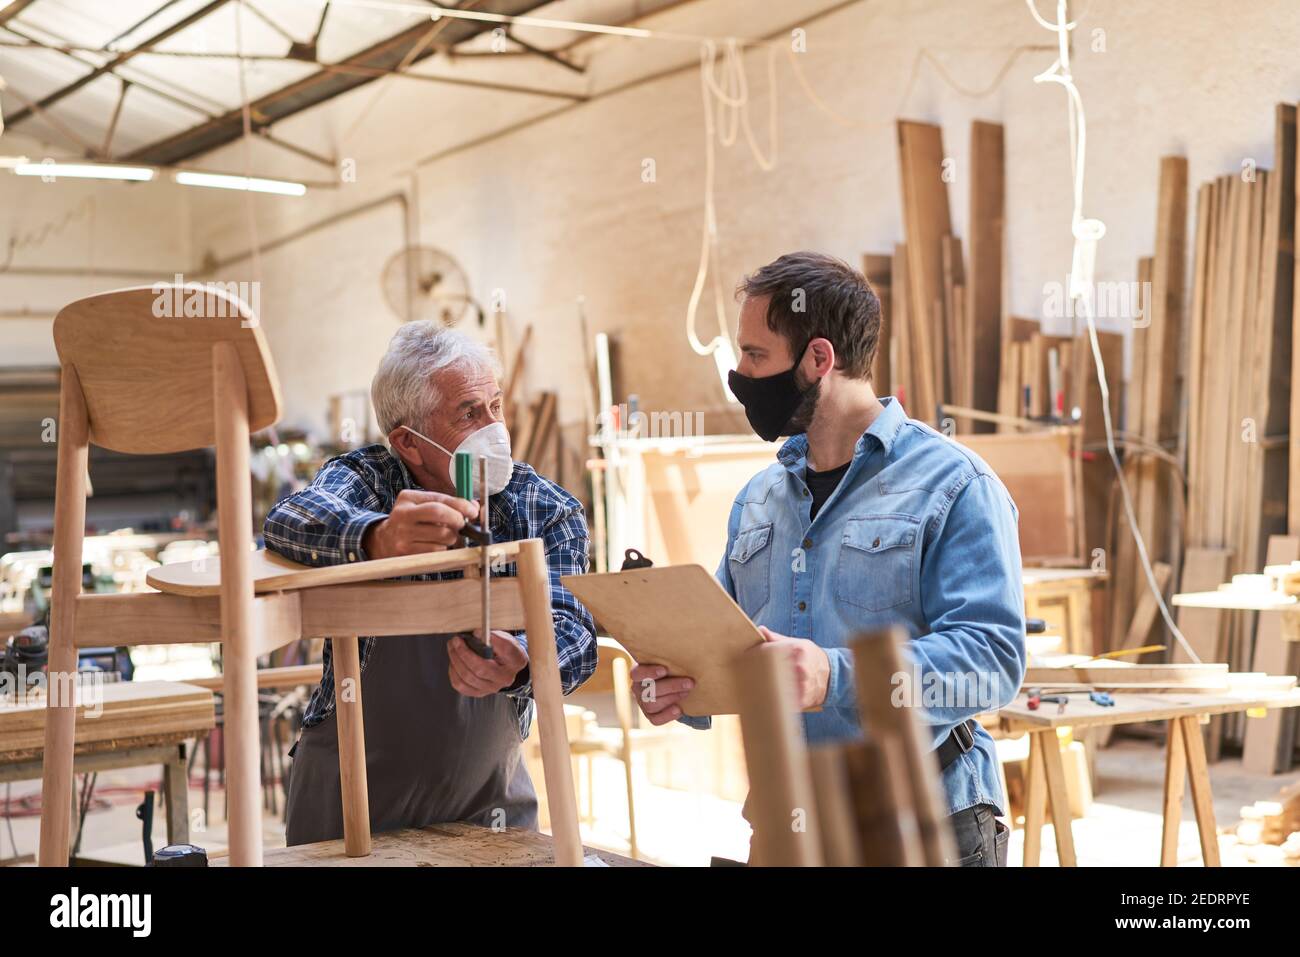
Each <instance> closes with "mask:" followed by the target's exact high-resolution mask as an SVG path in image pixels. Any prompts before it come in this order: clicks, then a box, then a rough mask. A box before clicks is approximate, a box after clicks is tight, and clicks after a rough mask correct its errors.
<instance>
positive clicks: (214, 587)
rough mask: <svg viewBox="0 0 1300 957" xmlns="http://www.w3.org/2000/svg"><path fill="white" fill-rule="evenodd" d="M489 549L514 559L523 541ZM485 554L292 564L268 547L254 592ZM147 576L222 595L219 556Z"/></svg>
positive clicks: (471, 560) (445, 565)
mask: <svg viewBox="0 0 1300 957" xmlns="http://www.w3.org/2000/svg"><path fill="white" fill-rule="evenodd" d="M488 547H489V555H490V556H491V557H492V558H498V557H500V558H510V557H512V556H514V555H516V554H518V552H519V543H518V542H501V543H499V544H496V545H490V546H488ZM481 558H482V556H481V550H480V549H478V548H457V549H451V550H448V551H444V552H428V553H425V554H422V555H400V556H398V557H396V558H376V559H372V560H371V561H364V562H352V563H350V564H347V565H327V566H325V567H322V568H314V567H312V566H309V565H299V564H298V563H297V562H291V561H289V559H287V558H284V557H282V556H280V555H277V554H275V553H274V552H269V551H267V550H266V549H264V548H263V549H258V550H257V551H256V552H254V553H253V558H252V561H253V591H254V592H255V593H256V594H259V595H264V594H267V593H270V592H277V591H298V590H301V589H304V588H321V587H325V586H328V585H348V584H354V583H357V582H369V581H378V580H381V579H384V578H399V577H401V576H403V575H425V574H429V573H432V572H445V571H455V570H456V569H459V568H467V567H473V566H476V565H478V563H479V562H480V560H481ZM145 580H146V581H148V583H149V584H150V585H151V586H153V587H154V588H156V589H158V590H159V591H160V592H165V593H166V594H169V595H184V596H187V597H189V598H206V597H211V596H214V595H219V594H220V593H221V561H220V559H218V558H205V559H202V560H200V561H193V562H175V563H173V564H171V565H160V566H159V567H157V568H154V569H151V570H150V571H149V573H148V574H147V575H146V576H145Z"/></svg>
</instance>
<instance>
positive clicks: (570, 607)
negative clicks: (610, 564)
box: [506, 499, 596, 698]
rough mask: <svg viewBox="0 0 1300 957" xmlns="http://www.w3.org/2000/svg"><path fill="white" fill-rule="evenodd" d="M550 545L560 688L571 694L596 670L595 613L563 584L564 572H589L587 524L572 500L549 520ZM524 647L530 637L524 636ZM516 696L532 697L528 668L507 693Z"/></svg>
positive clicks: (545, 535) (547, 540)
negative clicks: (561, 577)
mask: <svg viewBox="0 0 1300 957" xmlns="http://www.w3.org/2000/svg"><path fill="white" fill-rule="evenodd" d="M539 537H540V538H541V539H542V542H543V544H544V545H545V546H546V565H547V568H548V569H549V571H550V578H551V609H552V618H553V619H554V621H555V651H556V657H557V658H559V663H560V687H561V688H562V690H563V692H564V693H565V694H566V695H567V694H571V693H572V692H574V691H575V690H577V688H578V687H579V686H580V685H581V684H582V683H583V682H584V681H586V680H587V679H588V678H590V677H591V676H592V674H594V673H595V671H596V623H595V621H593V620H592V617H591V612H589V611H587V609H586V608H585V607H583V605H582V604H581V603H580V602H579V601H578V599H577V598H575V597H574V595H573V593H572V592H571V591H569V590H568V589H567V588H565V587H564V586H563V585H562V584H561V583H560V576H561V575H585V574H586V573H587V567H588V564H587V523H586V520H585V519H584V517H583V514H582V506H581V505H579V504H578V503H577V502H576V501H574V500H573V499H569V503H568V505H567V506H566V507H564V508H562V509H559V510H557V511H556V512H555V514H554V515H552V516H551V517H550V518H549V520H548V521H547V522H546V524H545V526H544V528H543V530H542V534H541V535H540V536H539ZM520 640H521V641H522V643H523V645H524V650H525V651H527V650H528V638H527V636H526V635H523V636H520ZM506 693H507V694H509V695H511V696H512V697H516V698H531V697H532V694H533V685H532V680H531V675H530V674H529V672H528V669H526V668H525V669H524V670H523V671H522V672H521V673H520V679H519V681H517V682H516V684H515V685H512V686H511V687H510V688H509V689H508V690H507V692H506Z"/></svg>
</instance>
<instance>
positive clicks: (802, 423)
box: [781, 368, 822, 435]
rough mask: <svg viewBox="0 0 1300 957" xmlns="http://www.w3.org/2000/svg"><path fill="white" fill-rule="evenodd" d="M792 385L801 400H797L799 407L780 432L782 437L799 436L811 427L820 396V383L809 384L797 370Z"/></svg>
mask: <svg viewBox="0 0 1300 957" xmlns="http://www.w3.org/2000/svg"><path fill="white" fill-rule="evenodd" d="M794 384H795V385H796V386H797V387H798V389H799V391H800V392H802V393H803V398H802V399H800V400H799V405H798V406H797V407H796V408H795V410H794V414H793V415H792V416H790V421H789V422H787V423H786V424H785V428H783V429H782V430H781V434H782V435H799V434H800V433H802V432H807V431H808V426H810V425H812V420H813V415H814V414H815V413H816V411H817V400H818V399H820V398H821V394H822V389H821V382H820V381H818V382H816V383H815V384H814V383H812V382H809V381H808V380H807V379H805V378H804V376H803V374H802V373H801V372H800V371H799V370H798V369H797V368H796V369H795V371H794ZM810 386H811V388H810Z"/></svg>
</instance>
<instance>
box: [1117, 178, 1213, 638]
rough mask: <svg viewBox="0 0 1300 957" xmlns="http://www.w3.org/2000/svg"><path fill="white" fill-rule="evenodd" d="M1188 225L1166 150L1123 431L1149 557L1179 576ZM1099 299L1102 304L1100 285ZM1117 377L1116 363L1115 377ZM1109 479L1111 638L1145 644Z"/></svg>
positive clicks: (1137, 301) (1132, 568)
mask: <svg viewBox="0 0 1300 957" xmlns="http://www.w3.org/2000/svg"><path fill="white" fill-rule="evenodd" d="M1186 233H1187V160H1186V159H1185V158H1184V157H1181V156H1166V157H1163V158H1162V159H1161V160H1160V173H1159V186H1158V200H1157V203H1156V238H1155V254H1154V255H1153V256H1151V257H1144V258H1143V259H1141V260H1139V262H1138V276H1137V280H1138V281H1137V284H1136V287H1135V291H1134V293H1133V294H1132V295H1131V296H1130V297H1129V298H1130V316H1131V318H1132V321H1133V327H1134V328H1133V367H1132V375H1131V377H1130V381H1129V386H1128V389H1127V390H1126V392H1125V400H1126V401H1125V406H1124V418H1123V427H1124V434H1123V436H1122V439H1123V458H1124V477H1125V480H1126V481H1127V483H1128V488H1129V494H1130V496H1131V499H1132V503H1133V512H1134V516H1135V518H1136V519H1137V527H1138V531H1139V532H1140V533H1141V535H1142V540H1143V542H1145V544H1146V549H1147V554H1148V556H1149V557H1150V559H1151V562H1152V564H1153V565H1154V564H1156V563H1162V564H1165V565H1168V566H1169V567H1170V569H1171V575H1170V578H1171V579H1172V580H1177V577H1178V565H1179V562H1180V559H1181V548H1180V546H1179V542H1180V539H1181V535H1180V525H1181V522H1180V521H1179V518H1180V511H1179V503H1181V502H1182V496H1183V489H1182V486H1181V483H1180V481H1179V479H1178V476H1177V473H1176V469H1175V468H1174V467H1173V463H1174V462H1175V461H1176V459H1175V458H1174V456H1175V455H1176V453H1177V450H1178V435H1179V421H1178V407H1179V375H1178V369H1179V355H1180V350H1181V348H1182V336H1183V330H1184V326H1185V325H1186V323H1185V321H1184V314H1185V311H1186V310H1185V309H1184V291H1183V290H1184V285H1185V270H1184V265H1183V263H1184V260H1185V258H1186V238H1187V237H1186ZM1098 299H1099V304H1100V300H1101V295H1100V293H1099V294H1098ZM1110 368H1111V367H1110V366H1109V365H1108V369H1110ZM1118 377H1119V367H1118V366H1116V367H1114V371H1113V372H1112V375H1111V376H1110V378H1118ZM1112 479H1113V469H1112ZM1111 486H1112V491H1111V492H1110V493H1108V496H1107V506H1106V507H1107V514H1108V515H1110V516H1111V521H1112V526H1111V527H1112V541H1113V546H1112V548H1111V550H1110V552H1109V554H1110V555H1111V556H1112V557H1111V562H1110V571H1111V578H1110V602H1111V606H1110V613H1111V619H1110V628H1109V640H1108V642H1107V646H1108V647H1110V648H1120V647H1125V646H1129V645H1131V646H1132V647H1139V646H1142V645H1146V644H1149V643H1150V627H1152V626H1154V627H1156V628H1157V629H1163V625H1162V624H1159V617H1158V616H1152V617H1151V620H1150V624H1149V625H1147V627H1146V630H1144V631H1139V632H1136V633H1135V632H1134V629H1133V627H1132V625H1133V621H1134V616H1135V613H1136V612H1137V611H1138V608H1139V605H1140V604H1142V602H1143V600H1144V598H1146V597H1149V596H1148V595H1147V593H1148V592H1149V587H1148V583H1147V581H1146V577H1145V573H1144V572H1143V571H1142V565H1141V560H1140V557H1139V555H1138V551H1137V545H1136V543H1135V541H1134V539H1133V534H1132V531H1131V530H1130V528H1129V524H1128V519H1127V518H1126V516H1125V514H1124V509H1123V504H1122V501H1121V500H1120V497H1119V494H1118V489H1117V487H1116V486H1115V484H1114V482H1113V481H1112V483H1111ZM1100 487H1101V479H1100V473H1098V484H1097V485H1096V486H1094V490H1095V491H1097V492H1099V491H1100ZM1151 601H1152V602H1154V599H1151ZM1160 643H1164V642H1160ZM1212 660H1214V659H1212Z"/></svg>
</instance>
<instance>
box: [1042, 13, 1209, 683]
mask: <svg viewBox="0 0 1300 957" xmlns="http://www.w3.org/2000/svg"><path fill="white" fill-rule="evenodd" d="M1025 5H1026V6H1028V7H1029V12H1030V13H1031V14H1033V17H1034V19H1035V20H1037V21H1038V23H1039V25H1040V26H1042V27H1044V28H1045V29H1048V30H1052V31H1053V32H1055V33H1056V35H1057V45H1058V48H1059V51H1060V52H1059V54H1058V56H1057V59H1056V62H1055V63H1053V64H1052V66H1050V67H1049V68H1048V69H1047V70H1045V71H1043V72H1042V73H1040V74H1039V75H1038V76H1036V77H1034V82H1035V83H1058V84H1060V85H1061V86H1062V87H1064V88H1065V91H1066V94H1067V99H1066V104H1067V111H1068V117H1069V130H1070V173H1071V178H1072V180H1073V191H1072V192H1073V197H1074V207H1073V213H1072V215H1071V230H1070V231H1071V234H1072V235H1073V236H1074V262H1073V265H1072V268H1071V274H1070V276H1071V278H1070V296H1071V298H1073V299H1075V300H1077V301H1078V303H1079V306H1080V307H1081V310H1082V313H1083V317H1084V320H1085V321H1086V322H1087V324H1088V341H1089V344H1090V346H1091V347H1092V358H1093V363H1094V364H1095V366H1096V369H1097V386H1098V388H1099V389H1100V391H1101V414H1102V421H1103V423H1104V425H1105V427H1106V451H1107V453H1108V454H1109V455H1110V461H1111V464H1112V465H1113V466H1114V469H1115V477H1116V481H1117V482H1118V484H1119V491H1120V500H1121V501H1122V503H1123V505H1124V516H1125V518H1126V520H1127V522H1128V527H1129V531H1130V532H1131V533H1132V534H1133V541H1134V543H1135V545H1136V546H1137V553H1138V558H1139V559H1140V560H1141V564H1142V571H1143V573H1144V575H1145V577H1146V582H1147V587H1148V588H1150V590H1151V594H1152V596H1153V597H1154V598H1155V600H1156V604H1157V606H1158V607H1159V609H1160V615H1161V617H1162V618H1163V619H1164V622H1165V625H1166V626H1167V627H1168V628H1169V633H1170V634H1171V635H1173V637H1174V640H1175V641H1177V642H1178V644H1179V646H1180V647H1181V648H1182V649H1183V651H1184V653H1186V654H1187V656H1188V657H1189V658H1190V659H1191V660H1192V661H1193V662H1195V663H1197V664H1200V663H1201V659H1200V656H1199V655H1197V654H1196V651H1195V650H1194V649H1193V648H1192V646H1191V644H1190V643H1188V641H1187V639H1186V638H1185V637H1184V636H1183V633H1182V631H1181V630H1179V628H1178V625H1177V624H1175V623H1174V619H1173V615H1171V614H1170V612H1169V606H1168V604H1167V603H1166V602H1165V597H1164V595H1163V594H1162V593H1161V590H1160V586H1159V585H1158V584H1157V582H1156V578H1155V573H1154V572H1153V571H1152V568H1151V558H1150V556H1149V555H1148V554H1147V546H1146V542H1145V540H1144V539H1143V537H1142V532H1141V530H1140V529H1139V528H1138V524H1137V517H1136V516H1135V515H1134V514H1133V499H1132V496H1131V495H1130V494H1129V488H1128V481H1127V480H1126V479H1125V477H1124V468H1123V466H1122V465H1121V464H1120V460H1119V453H1118V451H1117V450H1116V447H1115V427H1114V423H1113V422H1111V418H1110V386H1109V385H1108V383H1107V381H1106V366H1105V363H1104V362H1103V360H1102V355H1101V344H1100V343H1099V341H1098V339H1097V321H1096V316H1095V315H1094V313H1093V292H1092V276H1093V266H1094V263H1095V261H1096V251H1097V242H1098V241H1099V240H1100V239H1101V238H1102V237H1103V236H1104V235H1105V234H1106V226H1105V224H1104V223H1102V222H1101V221H1100V220H1096V219H1084V218H1083V180H1084V170H1085V162H1086V159H1087V148H1088V127H1087V115H1086V113H1085V112H1084V109H1083V98H1082V97H1081V96H1080V94H1079V88H1078V87H1077V86H1075V84H1074V78H1073V76H1072V75H1071V73H1070V31H1071V30H1073V29H1074V28H1075V27H1076V26H1077V25H1078V23H1079V21H1078V20H1075V21H1073V22H1071V21H1068V20H1067V19H1066V17H1067V2H1066V0H1057V3H1056V12H1057V19H1056V23H1054V24H1053V23H1049V22H1048V21H1046V20H1044V19H1043V18H1042V17H1041V16H1039V14H1038V10H1037V9H1036V8H1035V7H1034V0H1025ZM1077 314H1078V313H1077V312H1076V315H1077Z"/></svg>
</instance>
